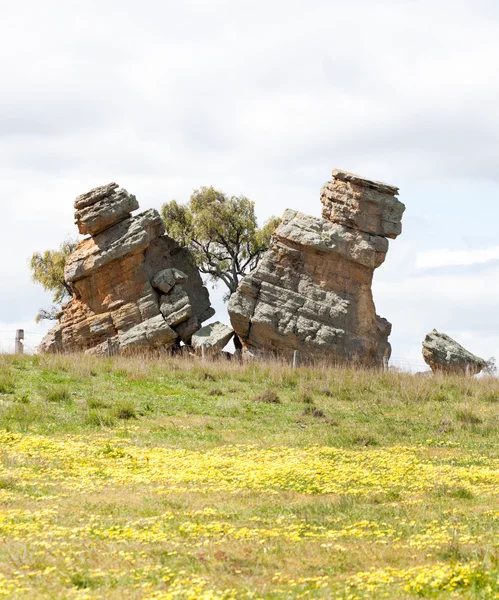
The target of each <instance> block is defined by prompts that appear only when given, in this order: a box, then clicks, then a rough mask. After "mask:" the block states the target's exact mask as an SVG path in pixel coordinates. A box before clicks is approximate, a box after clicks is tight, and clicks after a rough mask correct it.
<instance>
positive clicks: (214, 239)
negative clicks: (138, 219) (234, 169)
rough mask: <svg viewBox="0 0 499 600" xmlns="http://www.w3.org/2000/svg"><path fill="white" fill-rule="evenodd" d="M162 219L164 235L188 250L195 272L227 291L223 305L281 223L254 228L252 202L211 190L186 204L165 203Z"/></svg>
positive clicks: (270, 222)
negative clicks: (166, 234)
mask: <svg viewBox="0 0 499 600" xmlns="http://www.w3.org/2000/svg"><path fill="white" fill-rule="evenodd" d="M161 213H162V216H163V220H164V222H165V225H166V231H167V233H168V235H169V236H170V237H172V238H174V239H175V240H176V242H177V243H178V244H180V245H181V246H187V247H188V248H189V249H190V250H191V252H192V254H193V255H194V258H195V260H196V264H197V266H198V268H199V270H200V272H201V273H204V274H206V275H209V276H210V277H211V279H212V280H213V281H222V282H223V283H224V284H225V285H226V286H227V288H228V293H227V294H226V296H225V298H224V299H225V300H227V299H228V298H230V296H231V295H232V294H233V293H234V292H235V291H236V289H237V286H238V285H239V282H240V280H241V278H242V277H244V276H245V275H247V274H248V273H250V272H251V271H252V270H253V269H254V268H255V267H256V266H257V265H258V262H259V261H260V258H261V256H262V254H263V253H264V252H265V250H267V248H268V247H269V244H270V238H271V236H272V233H273V231H274V230H275V228H276V227H277V225H278V224H279V222H280V219H278V218H277V217H271V218H270V219H269V220H268V221H266V223H265V224H264V225H263V227H261V228H259V227H258V223H257V219H256V215H255V205H254V203H253V202H252V201H251V200H249V199H248V198H246V197H245V196H230V197H229V196H227V195H226V194H224V193H223V192H221V191H219V190H216V189H215V188H213V187H202V188H201V189H200V190H195V191H194V192H193V194H192V195H191V197H190V200H189V202H188V203H187V204H179V203H178V202H177V201H176V200H172V201H171V202H167V203H166V204H164V205H163V207H162V209H161Z"/></svg>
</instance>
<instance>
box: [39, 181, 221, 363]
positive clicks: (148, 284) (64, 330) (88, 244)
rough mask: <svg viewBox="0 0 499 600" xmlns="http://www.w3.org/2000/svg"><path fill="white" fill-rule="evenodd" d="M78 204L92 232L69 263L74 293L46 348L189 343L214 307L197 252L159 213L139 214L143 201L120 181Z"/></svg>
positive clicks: (121, 348) (94, 349) (82, 227)
mask: <svg viewBox="0 0 499 600" xmlns="http://www.w3.org/2000/svg"><path fill="white" fill-rule="evenodd" d="M74 206H75V220H76V224H77V226H78V230H79V232H80V233H81V234H83V235H88V236H89V237H87V238H85V239H84V240H83V241H82V242H81V243H80V244H79V245H78V247H77V248H76V250H75V252H74V253H73V254H72V255H71V256H70V258H69V260H68V262H67V264H66V270H65V279H66V281H67V282H68V283H69V284H70V285H71V288H72V289H73V298H72V299H71V300H70V301H69V302H68V303H67V304H65V305H64V306H63V309H62V311H61V314H60V317H59V322H58V324H57V325H56V326H55V327H54V328H53V329H52V330H51V331H50V332H49V333H48V334H47V336H46V337H45V338H44V339H43V340H42V342H41V344H40V346H39V350H41V351H44V352H77V351H85V352H87V353H91V354H108V353H110V352H111V353H119V352H126V351H130V350H147V349H151V348H169V347H171V346H173V345H175V344H178V343H180V341H183V342H184V343H187V344H189V343H190V341H191V337H192V335H193V334H194V333H195V332H196V331H198V329H200V327H201V324H202V322H203V321H205V320H207V319H209V318H210V317H211V316H213V314H214V310H213V309H212V308H211V306H210V299H209V294H208V290H207V289H206V288H205V287H204V286H203V282H202V280H201V276H200V274H199V271H198V270H197V268H196V266H195V264H194V261H193V259H192V255H191V254H190V252H189V250H187V249H186V248H180V247H179V246H178V245H177V243H176V242H175V241H174V240H173V239H171V238H169V237H168V236H167V235H165V227H164V224H163V221H162V219H161V217H160V215H159V213H158V212H157V211H156V210H147V211H145V212H143V213H140V214H138V215H137V216H132V215H131V213H132V211H134V210H136V209H137V208H139V204H138V202H137V200H136V198H135V196H133V195H132V194H129V193H128V192H127V191H126V190H124V189H119V187H118V185H117V184H116V183H111V184H109V185H105V186H102V187H99V188H95V189H93V190H91V191H90V192H88V193H86V194H83V195H81V196H78V198H76V200H75V203H74Z"/></svg>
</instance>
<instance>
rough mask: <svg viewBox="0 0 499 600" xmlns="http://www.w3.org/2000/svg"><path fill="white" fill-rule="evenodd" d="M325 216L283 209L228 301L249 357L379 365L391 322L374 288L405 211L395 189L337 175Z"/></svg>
mask: <svg viewBox="0 0 499 600" xmlns="http://www.w3.org/2000/svg"><path fill="white" fill-rule="evenodd" d="M333 176H334V178H333V180H332V181H330V182H328V183H327V184H326V185H325V186H324V187H323V188H322V190H321V201H322V203H323V205H324V208H323V217H324V218H322V219H320V218H316V217H311V216H308V215H305V214H302V213H299V212H297V211H295V210H289V209H288V210H286V211H285V213H284V216H283V219H282V222H281V224H280V225H279V227H278V228H277V230H276V231H275V233H274V235H273V240H272V244H271V247H270V248H269V250H268V251H267V252H266V253H265V255H264V256H263V258H262V260H261V261H260V263H259V265H258V267H257V268H256V269H255V271H253V272H252V273H251V274H250V275H248V276H246V277H245V278H244V279H243V280H242V281H241V283H240V285H239V287H238V289H237V291H236V292H235V293H234V294H233V295H232V297H231V299H230V302H229V314H230V318H231V323H232V327H233V328H234V331H235V332H236V334H237V336H238V337H239V339H240V340H241V342H242V344H243V348H244V349H245V350H246V351H247V352H250V353H251V354H262V353H263V354H272V355H277V356H281V357H284V358H290V357H291V356H292V355H293V352H294V351H295V350H298V351H299V352H300V360H307V359H317V358H320V359H327V360H331V361H335V362H346V361H348V362H358V363H359V364H365V365H381V364H382V363H383V361H384V360H385V359H388V358H389V356H390V352H391V348H390V344H389V343H388V336H389V334H390V332H391V325H390V323H388V321H386V320H385V319H382V318H381V317H378V316H377V315H376V310H375V306H374V302H373V297H372V291H371V285H372V278H373V273H374V270H375V269H376V268H377V267H379V266H380V265H381V264H382V263H383V261H384V260H385V256H386V253H387V251H388V240H387V237H396V236H397V235H398V234H399V233H400V231H401V224H400V219H401V217H402V213H403V211H404V209H405V207H404V205H403V204H402V203H401V202H400V201H399V200H398V199H397V198H395V195H396V194H397V192H398V189H397V188H396V187H394V186H390V185H387V184H383V183H380V182H375V181H372V180H369V179H364V178H362V177H359V176H358V175H353V174H351V173H348V172H346V171H339V170H335V171H333Z"/></svg>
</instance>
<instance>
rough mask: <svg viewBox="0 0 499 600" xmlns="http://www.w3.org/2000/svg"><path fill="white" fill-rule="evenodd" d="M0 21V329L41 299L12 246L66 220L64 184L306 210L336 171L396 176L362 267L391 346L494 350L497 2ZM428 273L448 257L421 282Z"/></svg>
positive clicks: (72, 14) (63, 13) (271, 6)
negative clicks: (461, 344) (395, 209)
mask: <svg viewBox="0 0 499 600" xmlns="http://www.w3.org/2000/svg"><path fill="white" fill-rule="evenodd" d="M2 25H3V27H2V37H1V39H0V50H1V52H2V56H3V57H4V60H2V63H1V64H0V78H1V81H2V95H1V97H0V203H1V208H2V213H1V214H2V220H1V221H0V233H1V235H0V252H1V256H2V262H1V266H0V277H1V280H2V288H3V289H4V290H6V291H4V293H3V294H2V295H1V296H0V309H1V310H2V319H3V320H4V321H5V323H6V325H8V326H9V327H11V328H13V329H15V328H17V326H18V324H19V323H25V322H26V321H29V320H30V319H32V318H33V316H34V315H35V314H36V312H37V310H38V308H39V307H40V306H42V305H44V304H48V303H49V302H50V297H49V295H48V294H45V293H43V292H42V291H41V290H39V289H38V288H37V287H36V286H35V285H34V284H32V283H31V282H30V278H29V273H28V270H27V266H26V263H27V258H28V257H29V255H30V254H31V253H32V252H33V251H34V250H40V249H44V248H48V247H56V246H57V245H58V244H59V243H60V241H61V240H62V239H63V238H64V237H65V236H66V235H67V234H71V233H73V234H74V233H75V229H74V226H73V216H72V212H73V209H72V201H73V198H74V197H75V196H76V195H78V194H79V193H82V192H84V191H85V190H87V189H89V188H91V187H94V186H95V185H99V184H102V183H105V182H108V181H112V180H114V181H117V182H118V183H119V184H120V185H122V186H124V187H126V188H127V189H129V191H131V192H132V193H135V194H136V195H137V197H138V199H139V201H140V203H141V207H142V208H143V209H146V208H149V207H156V208H159V207H160V205H161V203H162V202H164V201H165V200H169V199H171V198H176V199H177V200H181V201H182V200H186V199H187V198H188V197H189V195H190V193H191V191H192V190H193V189H194V188H197V187H199V186H200V185H209V184H213V185H216V186H218V187H220V188H221V189H224V190H227V191H228V192H229V193H244V194H246V195H248V196H249V197H251V198H252V199H254V200H255V202H256V206H257V210H258V214H259V216H260V218H262V219H263V218H266V217H268V216H269V215H270V214H281V213H282V212H283V210H284V209H285V208H287V207H293V208H296V209H298V210H302V211H304V212H307V213H309V214H313V215H316V216H318V215H319V214H320V204H319V200H318V198H319V189H320V186H321V185H322V184H323V183H324V181H325V180H326V179H328V178H329V176H330V173H331V169H332V168H333V167H343V168H347V169H349V170H352V171H356V172H359V173H361V174H364V175H366V176H371V177H373V178H375V179H380V180H385V181H387V182H389V183H394V184H398V185H400V188H401V196H400V198H401V200H402V201H404V202H405V203H406V204H407V212H406V214H405V216H404V233H403V234H402V236H401V238H400V239H399V240H397V241H395V242H393V243H392V244H391V248H390V253H389V255H388V260H387V263H386V264H385V265H383V266H382V267H381V268H380V269H379V271H378V272H376V274H375V300H376V303H377V305H378V308H379V312H380V313H381V314H383V315H384V316H386V317H387V318H388V319H389V320H390V321H392V322H393V324H394V334H393V345H394V354H398V355H399V356H406V357H409V356H412V357H416V356H418V355H419V346H420V340H421V339H422V337H423V336H424V334H425V333H426V330H427V329H428V328H433V327H434V326H436V327H437V328H440V329H444V330H445V328H447V329H448V330H449V331H448V333H452V331H454V332H456V335H460V336H462V337H463V339H468V337H467V336H472V337H471V338H470V339H471V341H472V342H473V343H472V344H471V345H472V346H473V347H472V348H470V349H472V350H475V351H476V352H478V353H481V352H482V353H483V354H486V353H489V354H494V351H493V348H492V346H493V345H494V344H496V346H495V347H496V348H497V350H496V351H495V353H496V354H497V353H498V352H499V343H496V341H491V339H495V338H493V337H492V338H491V337H490V335H488V334H487V328H488V329H489V330H490V328H491V323H494V322H495V321H494V320H495V306H494V300H495V298H497V292H499V290H497V289H496V287H497V286H496V284H495V278H496V276H497V273H496V272H495V270H494V269H492V268H491V269H488V268H487V269H485V267H486V266H487V263H489V262H490V261H492V262H493V261H494V260H496V259H497V252H498V247H497V246H496V243H495V239H496V223H497V221H498V219H499V203H497V201H496V198H497V195H498V193H499V177H498V170H497V145H498V137H499V111H498V109H497V107H498V106H499V75H498V74H497V73H496V70H495V69H494V68H493V67H494V65H495V64H497V62H498V61H499V35H498V34H499V5H498V4H497V3H495V2H492V1H491V0H476V1H475V2H473V3H470V2H467V1H465V0H458V1H451V0H441V1H439V2H430V0H419V1H418V2H413V1H410V0H407V1H406V2H397V1H396V0H382V1H380V2H375V3H373V2H368V1H367V0H354V1H352V2H350V3H345V2H339V1H330V0H317V2H312V3H311V2H305V1H304V0H288V1H287V2H284V0H270V1H268V0H266V1H265V2H264V1H263V0H253V1H251V2H250V1H249V0H240V1H238V2H230V1H229V0H212V1H211V2H209V3H208V2H204V1H201V0H196V1H194V0H190V1H189V0H187V1H184V0H182V1H180V0H172V1H169V2H160V1H159V0H144V1H143V2H140V3H138V2H135V1H132V0H123V1H122V2H117V0H99V1H97V0H87V2H85V3H76V2H72V1H68V2H64V3H62V2H60V1H59V0H46V1H45V2H43V3H40V2H35V1H34V0H21V1H20V2H17V3H10V4H9V5H6V6H5V7H3V8H2ZM442 248H445V249H446V250H441V249H442ZM484 248H486V249H484ZM435 267H438V268H439V269H450V268H454V269H458V270H457V271H454V272H452V273H441V272H439V273H437V272H435V274H434V277H430V276H427V274H426V273H425V270H427V269H429V268H435ZM474 267H480V268H481V271H480V274H479V275H476V276H475V277H473V274H472V273H470V272H469V270H470V269H472V268H474ZM482 267H483V268H482ZM461 268H463V269H464V268H466V269H467V270H466V272H465V271H462V272H461V271H459V269H461ZM470 278H471V279H470ZM484 297H485V298H488V299H490V301H484ZM216 304H217V307H218V306H220V311H221V312H222V311H223V309H222V307H221V305H220V301H219V298H218V299H217V300H216ZM456 306H458V307H459V308H456ZM219 317H220V318H221V320H224V318H223V316H222V315H219ZM482 348H485V349H486V352H484V351H483V350H482ZM415 360H419V358H417V359H416V358H415Z"/></svg>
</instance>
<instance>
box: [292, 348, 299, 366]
mask: <svg viewBox="0 0 499 600" xmlns="http://www.w3.org/2000/svg"><path fill="white" fill-rule="evenodd" d="M297 366H298V350H295V351H294V352H293V369H296V367H297Z"/></svg>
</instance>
